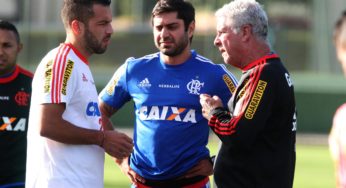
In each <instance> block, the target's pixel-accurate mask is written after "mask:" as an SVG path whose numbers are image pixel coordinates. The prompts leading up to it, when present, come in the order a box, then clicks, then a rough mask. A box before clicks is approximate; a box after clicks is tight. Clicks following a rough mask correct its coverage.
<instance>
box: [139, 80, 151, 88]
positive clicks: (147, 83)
mask: <svg viewBox="0 0 346 188" xmlns="http://www.w3.org/2000/svg"><path fill="white" fill-rule="evenodd" d="M138 87H151V84H150V82H149V79H148V78H144V80H142V81H141V82H139V84H138Z"/></svg>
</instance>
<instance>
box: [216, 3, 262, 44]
mask: <svg viewBox="0 0 346 188" xmlns="http://www.w3.org/2000/svg"><path fill="white" fill-rule="evenodd" d="M215 16H216V17H217V18H224V19H225V24H227V26H229V27H230V28H231V29H232V30H233V32H235V33H238V32H239V30H240V28H241V27H242V26H244V25H246V24H250V25H251V26H252V32H253V33H254V35H255V36H257V38H259V39H262V40H265V41H267V35H268V17H267V14H266V12H265V11H264V10H263V7H262V5H260V4H259V3H258V2H256V1H255V0H234V1H232V2H230V3H228V4H225V5H224V6H223V7H222V8H220V9H219V10H217V11H216V13H215Z"/></svg>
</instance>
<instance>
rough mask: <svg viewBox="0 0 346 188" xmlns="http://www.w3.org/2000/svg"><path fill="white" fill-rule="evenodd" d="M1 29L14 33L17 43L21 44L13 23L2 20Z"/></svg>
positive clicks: (0, 22) (0, 21)
mask: <svg viewBox="0 0 346 188" xmlns="http://www.w3.org/2000/svg"><path fill="white" fill-rule="evenodd" d="M0 29H3V30H9V31H13V33H14V35H15V36H16V40H17V43H18V44H19V43H20V37H19V33H18V30H17V28H16V26H14V25H13V24H12V23H11V22H8V21H5V20H0Z"/></svg>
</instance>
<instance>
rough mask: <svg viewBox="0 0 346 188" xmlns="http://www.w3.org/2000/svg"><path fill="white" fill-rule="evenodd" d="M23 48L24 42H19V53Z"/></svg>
mask: <svg viewBox="0 0 346 188" xmlns="http://www.w3.org/2000/svg"><path fill="white" fill-rule="evenodd" d="M22 49H23V43H19V44H18V46H17V53H19V52H21V51H22Z"/></svg>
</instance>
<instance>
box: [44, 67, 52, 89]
mask: <svg viewBox="0 0 346 188" xmlns="http://www.w3.org/2000/svg"><path fill="white" fill-rule="evenodd" d="M52 65H53V61H49V62H48V63H47V65H46V71H45V72H44V92H45V93H48V92H49V91H50V82H51V80H52V67H53V66H52Z"/></svg>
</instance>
